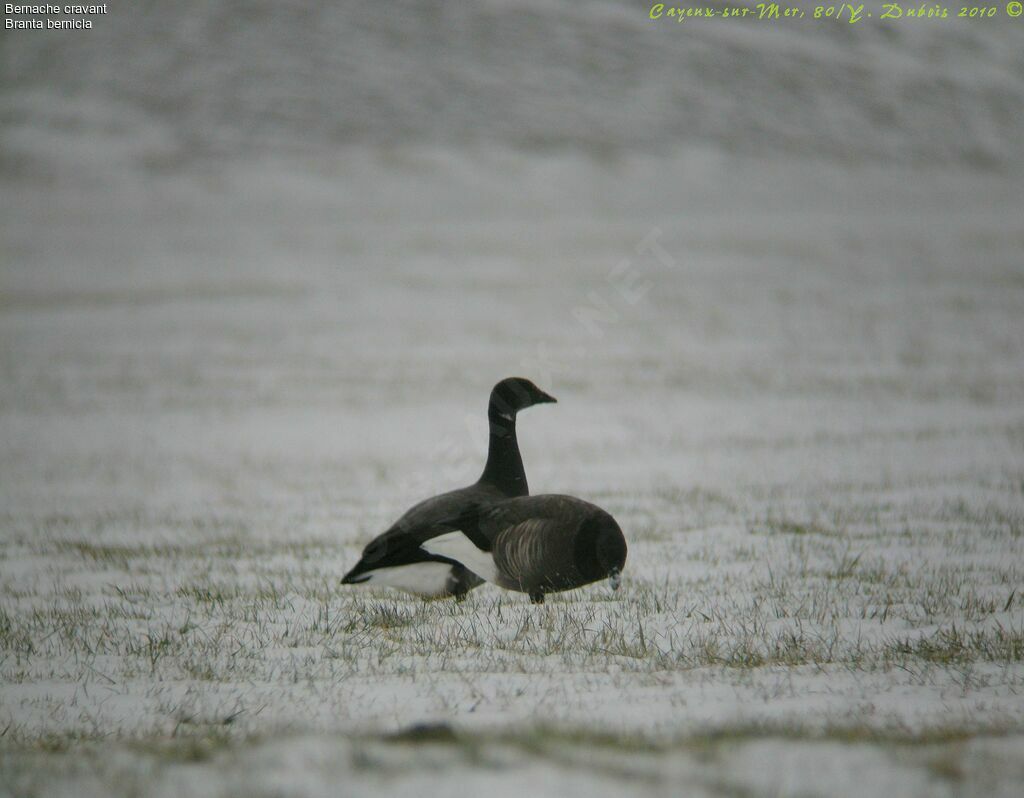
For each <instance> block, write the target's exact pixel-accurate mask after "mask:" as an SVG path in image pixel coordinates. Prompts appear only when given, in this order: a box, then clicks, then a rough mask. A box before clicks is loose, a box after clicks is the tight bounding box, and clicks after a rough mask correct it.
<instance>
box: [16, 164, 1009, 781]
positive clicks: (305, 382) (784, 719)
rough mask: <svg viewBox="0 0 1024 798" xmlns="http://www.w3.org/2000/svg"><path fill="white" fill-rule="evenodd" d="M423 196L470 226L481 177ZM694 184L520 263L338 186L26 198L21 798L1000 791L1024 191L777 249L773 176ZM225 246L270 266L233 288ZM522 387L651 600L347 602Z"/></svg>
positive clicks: (534, 463)
mask: <svg viewBox="0 0 1024 798" xmlns="http://www.w3.org/2000/svg"><path fill="white" fill-rule="evenodd" d="M410 157H412V156H410ZM418 157H419V158H420V159H421V160H420V161H418V162H417V164H416V168H418V169H419V171H420V172H421V173H425V174H426V177H425V178H423V179H424V180H429V181H433V185H432V190H433V191H434V193H436V194H437V195H438V196H440V197H441V200H440V201H442V202H444V203H446V204H449V205H450V204H454V203H455V202H456V198H457V196H458V195H459V194H460V191H461V187H460V185H459V184H458V181H459V180H460V179H463V178H462V177H460V176H459V175H458V174H456V175H454V176H453V175H452V170H451V169H450V168H449V167H447V166H446V165H444V164H438V163H437V161H436V160H431V158H430V156H429V155H426V154H421V155H420V156H418ZM542 166H543V167H544V168H546V169H552V170H554V169H563V170H564V171H565V176H566V177H567V179H569V180H578V181H582V180H587V181H607V182H608V184H609V186H610V184H612V183H614V182H615V181H616V180H621V181H623V182H624V183H625V184H626V185H634V186H635V185H639V184H643V183H644V182H645V181H650V182H649V183H648V184H649V185H650V184H651V183H655V187H657V183H656V182H655V179H654V177H653V176H654V174H655V172H656V171H657V170H658V169H659V168H661V169H663V170H664V165H663V164H661V165H659V164H658V163H656V162H653V161H652V162H646V161H643V160H640V161H637V162H632V163H627V164H621V165H619V167H618V170H617V171H616V169H615V168H612V167H608V168H607V169H606V170H602V169H597V170H586V171H582V172H576V171H573V164H572V163H571V162H568V163H566V162H559V161H558V160H555V159H552V160H551V161H548V162H542ZM670 166H671V167H672V168H674V169H675V170H677V171H676V173H674V174H673V173H669V174H667V175H666V174H661V175H660V176H658V177H657V180H658V181H661V183H660V184H661V185H665V184H666V183H669V182H671V181H673V180H683V181H686V182H687V184H688V185H691V186H693V187H694V191H693V194H694V197H693V198H692V199H691V200H689V201H688V202H687V204H686V206H685V207H684V208H682V209H681V210H680V209H678V208H673V209H672V210H673V213H671V214H669V213H659V212H658V208H657V204H655V205H653V206H651V205H648V206H646V207H644V208H642V209H641V210H642V212H641V213H638V214H636V215H635V216H632V217H631V216H629V215H628V214H627V213H625V211H624V210H623V209H622V208H618V207H614V208H612V209H611V210H610V211H609V212H608V215H607V218H606V217H603V216H602V210H601V207H600V204H601V201H602V200H601V198H602V197H604V196H607V195H604V194H603V193H602V191H601V189H602V188H604V186H600V185H598V186H593V185H590V186H582V187H581V186H578V185H574V184H572V183H570V184H568V185H569V188H568V189H566V190H571V191H573V192H574V193H575V195H576V196H578V197H585V196H587V195H591V196H593V197H597V199H591V200H590V201H589V203H590V204H589V205H586V206H583V207H576V208H569V209H566V208H563V207H561V206H557V203H555V205H556V207H555V208H553V209H551V211H550V213H547V212H545V213H541V212H536V213H534V212H533V210H532V209H531V208H529V207H522V208H516V207H512V208H511V209H509V210H508V211H507V213H506V212H503V213H504V215H503V218H502V219H501V220H500V224H499V223H498V221H499V220H498V219H497V218H496V217H497V216H498V215H499V214H498V213H497V212H496V211H495V210H494V209H493V208H486V207H485V208H483V209H482V210H481V209H479V208H478V209H476V210H475V211H474V210H473V209H469V208H466V209H465V212H464V213H462V214H456V213H454V212H448V211H450V208H446V209H444V210H445V211H446V212H444V213H440V212H439V213H438V214H437V215H436V216H433V215H431V214H430V213H429V211H426V212H424V213H423V214H422V217H421V218H417V217H416V216H415V214H414V213H413V212H412V210H410V209H403V208H401V207H399V208H397V209H395V208H394V206H393V205H392V204H391V201H390V198H389V200H388V202H387V203H384V202H381V203H380V204H375V203H374V202H373V201H372V200H370V201H367V202H365V203H364V204H363V205H362V206H361V207H355V206H354V205H351V206H350V205H346V204H344V200H343V198H340V197H339V195H337V194H332V193H331V192H330V191H329V186H330V184H331V183H332V182H333V181H335V180H338V181H343V180H344V179H345V169H347V168H348V164H347V162H345V161H344V160H342V159H339V161H338V162H337V163H336V164H334V165H332V166H330V167H329V168H328V170H327V172H328V173H327V174H324V173H323V166H322V165H321V166H320V169H321V173H320V174H319V175H314V174H313V173H312V170H310V171H309V173H308V174H306V176H305V178H304V180H303V181H302V182H301V183H298V184H297V183H296V181H295V178H294V176H295V175H296V174H301V165H300V166H294V165H293V166H291V167H290V169H289V171H287V172H284V171H283V170H274V169H272V168H270V167H267V168H266V170H265V171H263V172H262V173H256V174H257V175H258V182H259V183H260V185H261V186H263V187H264V189H265V190H264V191H263V192H257V191H255V189H254V187H253V186H252V185H247V184H246V183H245V182H244V180H250V181H251V180H253V179H254V178H253V177H252V175H253V174H254V172H253V171H251V170H248V171H246V173H245V175H244V177H243V176H236V175H232V174H231V173H230V172H225V173H224V174H223V175H222V176H221V177H222V179H221V180H220V181H216V182H212V183H211V185H208V186H206V185H203V184H202V182H201V180H199V179H196V180H195V181H194V182H193V184H192V185H190V186H188V190H189V191H190V192H192V193H191V194H190V195H189V196H188V197H187V202H183V201H181V197H180V196H176V194H175V191H176V190H178V191H182V190H184V189H182V188H181V187H180V186H175V184H174V182H173V181H165V182H162V183H158V184H157V187H158V188H159V189H161V190H158V191H153V192H150V193H149V194H147V195H146V196H145V197H140V196H137V195H135V194H133V193H131V192H130V191H124V192H123V193H122V192H121V190H115V189H108V190H107V194H106V195H105V197H104V203H103V205H102V206H101V207H98V206H96V205H95V204H92V205H91V204H90V203H88V202H87V201H85V194H84V193H83V194H82V195H81V196H80V195H79V194H78V193H77V192H76V190H74V189H73V188H68V189H65V190H64V191H61V192H58V191H53V190H49V189H48V190H46V191H45V192H42V191H41V192H39V193H38V195H33V193H32V192H31V191H30V190H27V189H23V190H22V193H21V195H20V202H19V205H18V206H17V207H13V208H9V209H8V212H7V213H5V215H4V219H3V222H2V224H3V237H4V240H5V241H6V242H9V246H10V247H11V248H13V250H14V251H15V252H21V253H23V258H22V260H21V263H22V266H23V268H22V270H21V271H18V270H17V269H15V268H10V269H9V270H8V272H7V280H8V286H10V288H9V290H7V291H5V293H4V298H3V308H2V313H0V340H2V341H3V360H2V364H3V380H2V383H0V400H2V415H0V424H2V433H3V434H2V446H3V457H2V479H0V496H2V509H3V516H2V538H0V545H2V550H0V590H2V614H0V645H2V656H0V675H2V685H0V727H2V728H3V738H2V740H3V743H2V753H0V768H2V770H3V773H4V775H5V778H4V779H3V787H0V790H5V791H7V792H9V793H11V794H35V793H37V792H52V793H59V792H61V791H62V790H65V791H67V792H68V793H71V792H74V793H75V794H88V793H89V792H90V791H91V792H93V793H95V794H97V795H99V794H106V793H107V792H108V791H110V790H113V791H114V792H115V793H120V794H138V793H142V794H147V795H158V794H175V792H176V791H178V790H181V789H184V788H185V786H184V785H187V789H188V790H189V791H196V794H210V795H222V794H231V795H248V794H267V795H270V794H274V795H277V794H286V795H287V794H296V795H298V794H337V791H338V790H339V785H342V784H343V785H344V790H343V792H344V794H362V793H369V792H371V791H379V790H380V789H381V788H382V787H386V788H387V789H388V790H389V791H392V790H393V791H395V792H408V793H409V794H419V793H420V792H422V790H423V789H425V786H429V787H430V788H431V790H432V791H436V792H444V791H448V790H454V789H460V790H461V789H464V787H463V786H462V785H463V784H465V783H468V784H472V785H478V786H484V785H486V788H487V789H488V790H494V789H497V787H498V786H500V787H501V789H503V790H505V791H507V792H508V793H509V794H512V793H513V792H515V791H517V790H519V789H520V788H524V789H525V788H527V787H528V788H529V789H530V790H532V791H535V792H543V793H551V794H553V793H564V792H565V791H567V790H568V791H569V792H570V793H583V792H593V793H597V794H604V793H609V794H612V793H616V794H618V793H626V794H633V793H649V792H654V793H657V792H664V793H675V792H678V791H679V790H680V789H681V785H686V791H687V792H688V793H690V794H710V795H719V794H724V795H735V794H744V795H746V794H750V795H774V794H795V793H800V794H865V793H873V794H879V795H882V794H885V795H944V794H951V795H952V794H979V795H980V794H985V795H990V794H998V793H999V789H1002V791H1003V794H1012V793H1013V791H1014V790H1015V789H1016V786H1017V785H1018V784H1019V778H1020V777H1021V774H1022V768H1024V692H1022V690H1024V664H1022V655H1024V613H1022V611H1021V601H1022V600H1024V596H1022V593H1024V590H1022V588H1024V556H1022V553H1024V549H1022V534H1024V501H1022V499H1024V468H1022V455H1024V325H1022V324H1021V321H1020V320H1021V318H1022V312H1024V271H1022V268H1021V263H1020V252H1021V246H1022V244H1024V227H1022V222H1021V219H1020V216H1019V213H1018V211H1019V208H1020V200H1021V196H1020V194H1019V193H1016V192H1017V187H1018V186H1019V183H1017V182H1015V181H1013V180H1008V179H1006V178H1003V177H998V176H980V177H979V176H976V175H970V174H957V173H955V172H953V173H950V174H945V173H938V174H936V173H934V172H933V173H926V174H919V175H913V174H912V175H911V176H910V177H912V178H913V179H909V178H908V176H907V175H905V174H903V175H891V174H888V175H887V174H884V173H883V172H882V171H877V172H873V173H870V174H867V175H865V174H864V172H863V170H858V171H856V172H849V173H843V172H842V171H840V170H834V171H832V172H831V173H829V174H828V175H827V177H828V179H822V178H821V170H820V169H816V170H808V174H807V176H806V177H802V176H801V171H800V170H801V168H802V167H801V165H800V164H799V163H793V164H789V165H788V166H785V167H780V174H783V173H784V174H786V175H787V176H788V178H787V180H786V181H785V182H784V183H783V184H782V191H781V193H778V194H776V195H775V199H774V200H773V202H772V203H771V204H770V205H767V206H766V205H765V204H763V202H762V199H761V197H760V196H759V195H758V194H759V191H758V187H760V186H765V185H768V184H771V183H772V182H773V181H774V180H775V177H774V175H773V174H772V173H771V171H770V170H768V169H767V168H766V167H764V166H763V165H761V164H756V163H744V162H739V161H730V162H728V163H727V164H720V165H718V166H714V167H708V166H707V161H706V160H704V159H700V158H695V159H692V160H686V159H682V160H679V161H677V162H675V163H674V165H673V164H670ZM402 168H405V169H413V168H414V167H413V166H408V165H407V166H403V167H402ZM476 168H477V170H478V172H477V173H485V172H486V170H488V169H489V170H493V172H494V174H491V175H488V177H489V179H490V180H491V181H492V182H495V183H497V182H501V181H505V182H506V183H507V184H509V185H510V186H511V188H512V189H513V190H514V191H521V192H522V193H525V192H526V191H527V190H528V185H529V183H530V182H531V181H532V180H533V179H534V178H535V175H534V173H533V172H531V171H530V169H526V168H523V167H522V166H521V165H518V164H515V163H507V162H504V161H502V160H500V159H499V158H497V156H494V157H493V158H492V159H491V160H485V159H482V160H481V162H480V163H479V164H477V165H476ZM531 168H539V167H531ZM331 169H334V170H336V173H331V171H330V170H331ZM501 170H505V171H504V172H502V171H501ZM283 174H284V175H285V177H289V178H290V179H291V182H289V180H286V179H285V177H283V176H282V175H283ZM734 181H735V182H738V183H741V184H743V185H749V186H751V187H752V190H751V191H750V192H749V194H748V195H747V196H746V197H743V196H742V195H741V193H740V192H737V191H735V188H734V185H735V183H734ZM400 182H401V181H396V183H400ZM563 185H566V183H564V182H563ZM384 188H386V186H385V187H384ZM381 190H382V191H384V189H383V188H382V189H381ZM446 192H447V194H446ZM269 196H273V197H274V198H275V199H276V202H277V203H278V207H279V208H280V213H281V216H280V217H278V216H277V215H276V212H272V211H271V209H269V208H264V205H263V204H264V203H267V204H269V200H267V197H269ZM36 198H38V201H39V203H40V204H41V203H42V202H43V199H45V202H46V203H47V208H48V209H49V212H50V213H51V214H53V218H55V219H58V220H59V221H58V222H57V223H55V224H54V225H53V226H52V227H51V228H50V229H48V230H47V231H46V235H45V236H43V235H38V232H39V231H38V225H36V226H35V227H33V219H34V218H37V215H38V213H39V209H38V206H36V205H35V204H34V200H35V199H36ZM364 199H365V198H364ZM615 201H616V202H619V203H621V204H622V205H628V204H629V203H630V202H631V200H615ZM176 202H177V203H179V204H178V205H176ZM181 208H184V210H181ZM176 209H178V210H177V211H176ZM176 213H177V215H176ZM389 213H394V214H399V213H401V214H403V218H404V219H405V220H406V221H405V222H404V223H403V224H401V225H394V224H392V222H391V219H390V218H389V215H388V214H389ZM474 214H475V215H474ZM612 217H614V218H612ZM254 220H256V221H254ZM333 220H339V223H338V226H337V227H335V226H334V224H333ZM257 222H258V223H257ZM26 231H33V236H32V237H31V238H30V237H29V236H27V235H26ZM154 240H157V241H158V242H159V243H158V244H157V245H153V244H152V243H147V242H153V241H154ZM115 241H117V242H120V243H119V244H118V245H117V246H116V247H115V245H114V244H112V243H111V242H115ZM147 246H150V247H154V246H156V247H158V248H159V251H157V252H155V253H151V252H147ZM219 248H224V249H228V248H230V249H232V250H237V249H247V250H250V251H251V252H253V253H257V252H258V253H260V255H259V259H258V260H255V259H254V260H253V261H252V262H237V263H236V262H231V263H224V264H223V265H221V266H220V267H219V268H218V269H214V270H210V267H209V264H210V263H215V264H216V263H218V258H219V257H220V256H221V255H222V252H221V250H220V249H219ZM638 248H639V251H638ZM295 252H298V253H300V254H301V257H299V256H296V255H294V254H293V253H295ZM114 254H116V255H118V256H119V257H118V258H116V257H113V255H114ZM72 256H73V258H74V260H75V262H76V263H78V264H80V268H76V269H70V268H63V269H58V268H57V266H54V265H53V264H60V263H61V262H62V258H68V257H72ZM225 257H226V256H225ZM254 258H255V255H254ZM154 259H157V260H159V261H160V262H159V263H154V262H153V260H154ZM624 259H628V261H629V263H628V267H624V266H622V265H621V264H622V263H623V262H624ZM514 373H522V374H526V375H528V376H530V377H532V378H534V379H535V380H536V381H537V382H538V383H539V384H540V385H542V386H543V387H544V388H546V389H548V390H550V391H551V392H553V393H554V394H555V395H556V396H558V398H559V404H558V405H553V406H548V407H540V408H535V409H532V410H529V411H527V412H525V413H524V414H523V415H522V417H521V419H520V424H519V427H520V441H521V446H522V449H523V455H524V460H525V463H526V467H527V473H528V474H529V477H530V481H531V487H532V489H533V491H534V492H568V493H573V494H577V495H580V496H582V497H584V498H587V499H589V500H592V501H596V502H598V503H600V504H602V505H603V506H605V507H606V508H607V509H609V510H610V511H611V512H612V513H613V514H614V515H615V516H616V517H617V518H618V519H619V521H620V523H621V524H622V526H623V529H624V530H625V532H626V534H627V537H628V540H629V544H630V555H629V560H628V563H627V569H626V574H625V576H626V579H625V582H624V586H623V588H622V589H621V590H620V591H619V592H618V593H614V594H613V593H611V592H610V591H609V590H608V588H607V587H606V586H603V585H599V586H596V587H592V588H590V589H586V590H582V591H578V592H575V593H569V594H563V595H561V596H553V597H551V600H550V601H549V603H548V604H547V605H545V606H543V607H534V606H531V605H529V603H528V602H527V601H526V599H525V597H523V596H519V595H513V594H506V593H502V592H500V591H499V590H497V589H495V588H492V587H489V586H488V587H484V588H482V589H480V590H478V591H476V592H474V593H473V594H472V595H471V596H470V597H469V599H468V600H467V601H466V602H465V603H463V604H455V603H452V602H435V603H423V602H420V601H418V600H414V599H410V598H405V597H402V596H400V595H397V594H391V593H386V592H381V593H377V594H375V593H371V592H369V591H366V590H360V589H342V588H341V587H340V586H339V585H338V579H339V578H340V576H341V574H342V573H343V572H344V570H345V569H346V568H347V567H348V566H349V565H350V564H351V563H352V562H354V560H355V559H356V557H357V555H358V551H359V548H360V546H361V545H362V544H363V543H364V542H365V541H366V540H368V539H369V538H370V537H371V536H372V535H373V534H375V533H376V532H377V531H379V530H381V529H382V528H383V527H384V526H385V525H386V524H387V523H389V522H390V521H391V520H392V519H393V518H394V517H396V516H397V514H398V513H399V512H400V511H402V510H403V509H404V508H405V507H406V506H407V505H409V504H410V503H412V502H413V501H414V500H416V499H418V498H420V497H423V496H426V495H430V494H432V493H434V492H437V491H440V490H443V489H445V488H448V487H451V486H457V485H460V484H464V483H467V482H469V481H471V480H472V479H474V478H475V476H476V475H477V472H478V470H479V468H480V465H481V463H482V460H483V453H484V444H485V441H484V429H483V427H484V422H483V417H484V409H485V402H486V396H487V391H488V389H489V387H490V385H491V384H492V383H493V382H494V381H495V380H496V379H497V378H499V377H501V376H504V375H507V374H514Z"/></svg>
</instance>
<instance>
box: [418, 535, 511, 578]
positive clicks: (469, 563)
mask: <svg viewBox="0 0 1024 798" xmlns="http://www.w3.org/2000/svg"><path fill="white" fill-rule="evenodd" d="M420 548H421V549H423V551H426V552H429V553H430V554H438V555H440V556H442V557H449V558H450V559H453V560H456V561H457V562H460V563H462V564H463V565H464V566H466V567H467V568H468V569H469V570H470V571H472V572H473V573H475V574H476V575H477V576H479V577H480V578H481V579H486V580H487V581H488V582H497V581H498V569H497V568H495V567H494V557H492V556H491V554H490V553H489V552H486V551H480V549H478V548H477V547H476V544H475V543H473V541H472V540H470V539H469V538H467V537H466V536H465V535H464V534H463V533H462V532H448V533H447V534H444V535H438V536H437V537H436V538H431V539H430V540H428V541H427V542H426V543H421V544H420Z"/></svg>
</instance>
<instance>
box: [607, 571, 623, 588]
mask: <svg viewBox="0 0 1024 798" xmlns="http://www.w3.org/2000/svg"><path fill="white" fill-rule="evenodd" d="M608 583H609V584H610V585H611V586H612V590H618V589H619V585H621V584H622V572H621V571H612V572H611V574H609V575H608Z"/></svg>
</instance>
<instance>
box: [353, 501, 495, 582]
mask: <svg viewBox="0 0 1024 798" xmlns="http://www.w3.org/2000/svg"><path fill="white" fill-rule="evenodd" d="M501 498H503V496H502V494H501V493H500V492H499V491H497V490H496V489H494V488H490V487H488V486H484V485H471V486H470V487H468V488H460V489H459V490H453V491H450V492H449V493H443V494H441V495H440V496H433V497H431V498H429V499H426V500H425V501H422V502H420V503H419V504H417V505H415V506H413V507H412V508H410V509H409V510H408V511H407V512H406V513H405V514H404V515H402V517H401V518H399V519H398V520H397V521H396V522H395V523H394V524H392V525H391V526H390V527H389V528H388V529H387V530H385V531H384V532H382V533H381V534H379V535H377V537H375V538H374V539H373V540H371V541H370V542H369V543H367V544H366V547H365V548H364V549H363V553H362V556H361V557H360V559H359V562H357V563H356V564H355V566H354V567H353V568H352V570H351V571H349V572H348V573H347V574H346V575H345V577H344V578H343V579H342V582H346V583H347V582H354V581H358V577H359V576H360V575H361V574H365V573H366V572H367V571H372V570H375V569H377V568H395V567H398V566H401V565H411V564H413V563H418V562H427V561H431V560H442V561H446V560H444V558H441V557H437V556H431V555H429V554H427V553H426V552H424V551H423V550H422V549H421V548H420V545H421V544H422V543H424V542H425V541H427V540H430V539H431V538H433V537H436V536H438V535H440V534H443V533H444V532H447V531H450V530H451V528H452V527H451V526H450V524H451V521H452V520H453V519H455V518H458V517H459V516H460V515H461V514H463V513H465V512H467V511H468V510H470V509H472V508H474V507H476V506H477V505H478V504H479V503H484V502H491V501H495V500H497V499H501Z"/></svg>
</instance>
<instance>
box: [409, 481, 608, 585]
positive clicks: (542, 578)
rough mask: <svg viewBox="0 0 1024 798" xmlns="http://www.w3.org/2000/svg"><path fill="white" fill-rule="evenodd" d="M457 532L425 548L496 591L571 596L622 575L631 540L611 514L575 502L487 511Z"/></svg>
mask: <svg viewBox="0 0 1024 798" xmlns="http://www.w3.org/2000/svg"><path fill="white" fill-rule="evenodd" d="M451 526H452V527H453V528H454V529H455V530H457V531H453V532H449V533H445V534H442V535H439V536H437V537H434V538H432V539H430V540H427V541H425V542H424V543H423V544H422V548H423V549H424V550H426V551H428V552H430V553H433V554H436V555H438V556H444V557H448V558H451V559H452V560H454V561H456V562H459V563H461V564H462V565H464V566H465V567H466V568H468V569H469V570H470V571H472V572H474V573H475V574H477V575H478V576H480V577H482V578H484V579H486V580H488V581H490V582H494V584H496V585H498V586H500V587H503V588H506V589H507V590H516V591H519V592H522V593H528V594H529V595H530V598H531V599H533V601H535V602H538V603H539V602H542V601H543V600H544V595H545V594H546V593H555V592H559V591H562V590H572V589H573V588H577V587H582V586H583V585H586V584H589V583H591V582H596V581H598V580H600V579H607V578H610V579H612V582H613V585H614V586H617V584H618V576H619V574H620V573H621V571H622V567H623V566H624V565H625V562H626V540H625V537H623V534H622V530H621V529H620V528H619V525H618V524H617V523H616V522H615V519H614V518H612V517H611V516H610V515H609V514H608V513H607V512H605V511H604V510H602V509H601V508H600V507H597V506H595V505H593V504H590V503H588V502H585V501H582V500H581V499H577V498H574V497H572V496H560V495H547V496H526V497H522V498H516V499H508V500H506V501H501V502H498V503H496V504H493V505H490V506H488V507H480V508H477V509H476V510H475V511H471V512H469V513H467V514H466V515H464V516H463V517H462V518H459V519H457V520H454V521H452V522H451Z"/></svg>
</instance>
